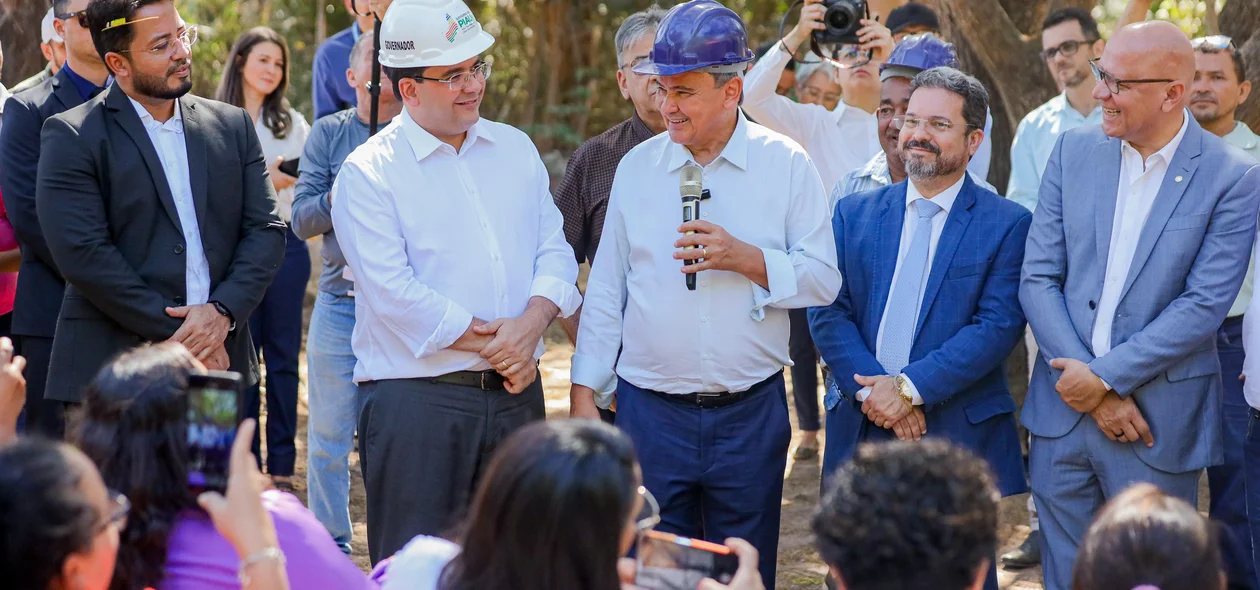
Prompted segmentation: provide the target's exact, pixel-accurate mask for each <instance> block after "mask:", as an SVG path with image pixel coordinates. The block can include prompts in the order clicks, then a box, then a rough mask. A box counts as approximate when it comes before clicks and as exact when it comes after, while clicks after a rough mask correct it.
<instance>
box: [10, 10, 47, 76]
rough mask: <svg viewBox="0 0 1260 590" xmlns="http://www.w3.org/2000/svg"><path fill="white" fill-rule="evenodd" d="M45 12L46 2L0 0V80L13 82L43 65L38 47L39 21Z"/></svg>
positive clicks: (42, 57)
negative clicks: (0, 49) (0, 65)
mask: <svg viewBox="0 0 1260 590" xmlns="http://www.w3.org/2000/svg"><path fill="white" fill-rule="evenodd" d="M45 12H48V4H47V3H46V2H37V1H36V0H0V39H2V40H3V43H4V69H3V71H0V81H2V82H3V83H4V85H5V86H13V85H15V84H17V83H18V82H21V81H22V80H25V79H26V78H27V77H29V76H32V75H34V74H35V73H36V72H38V71H40V70H41V69H43V68H44V66H45V65H46V63H45V62H44V54H42V53H40V51H39V42H40V29H39V26H40V21H42V20H43V18H44V13H45Z"/></svg>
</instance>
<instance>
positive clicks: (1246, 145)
mask: <svg viewBox="0 0 1260 590" xmlns="http://www.w3.org/2000/svg"><path fill="white" fill-rule="evenodd" d="M1222 139H1224V140H1225V141H1227V142H1229V143H1230V144H1231V145H1233V146H1234V147H1236V148H1238V149H1240V150H1245V151H1248V152H1250V151H1252V150H1254V149H1256V145H1258V144H1260V136H1257V135H1256V134H1255V133H1253V132H1252V131H1251V128H1250V127H1248V126H1247V124H1246V123H1243V122H1242V121H1234V130H1233V131H1230V132H1229V133H1226V134H1225V137H1224V138H1222Z"/></svg>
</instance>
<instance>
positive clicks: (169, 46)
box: [118, 25, 197, 57]
mask: <svg viewBox="0 0 1260 590" xmlns="http://www.w3.org/2000/svg"><path fill="white" fill-rule="evenodd" d="M175 41H179V42H180V44H182V45H183V46H184V50H185V51H186V50H189V49H192V46H193V45H194V44H195V43H197V25H189V26H188V28H186V29H184V32H182V33H180V34H179V36H178V37H176V38H175V39H169V38H168V39H163V40H162V41H161V42H160V43H158V44H157V45H154V46H153V47H150V48H148V49H141V50H138V51H137V52H136V53H149V54H152V55H155V56H161V55H165V56H166V57H170V56H171V55H173V54H174V53H175V51H174V50H175ZM130 51H132V50H130V49H119V50H118V52H119V53H128V52H130Z"/></svg>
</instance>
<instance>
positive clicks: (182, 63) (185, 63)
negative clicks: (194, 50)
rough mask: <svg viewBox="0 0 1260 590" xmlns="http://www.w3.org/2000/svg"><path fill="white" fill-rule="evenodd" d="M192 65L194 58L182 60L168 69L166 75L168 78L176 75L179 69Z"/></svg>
mask: <svg viewBox="0 0 1260 590" xmlns="http://www.w3.org/2000/svg"><path fill="white" fill-rule="evenodd" d="M190 65H192V58H191V57H190V58H186V59H181V60H179V61H177V62H175V63H174V64H172V65H171V67H170V68H169V69H167V70H166V75H167V76H170V75H171V74H174V73H175V71H176V70H178V69H180V68H182V67H184V66H190Z"/></svg>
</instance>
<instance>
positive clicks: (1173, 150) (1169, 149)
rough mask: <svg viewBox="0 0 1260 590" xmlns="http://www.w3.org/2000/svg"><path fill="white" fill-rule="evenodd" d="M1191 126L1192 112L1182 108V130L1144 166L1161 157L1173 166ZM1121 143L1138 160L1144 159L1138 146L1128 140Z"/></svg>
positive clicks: (1144, 164) (1147, 160)
mask: <svg viewBox="0 0 1260 590" xmlns="http://www.w3.org/2000/svg"><path fill="white" fill-rule="evenodd" d="M1189 128H1190V112H1189V111H1187V110H1185V109H1182V111H1181V130H1179V131H1177V135H1174V136H1173V138H1172V141H1169V142H1168V143H1167V144H1165V145H1164V147H1162V148H1159V151H1157V152H1155V153H1153V154H1151V157H1149V158H1147V159H1146V161H1145V162H1143V166H1144V167H1149V165H1150V163H1152V162H1153V161H1154V160H1155V158H1159V159H1161V160H1163V161H1164V164H1166V165H1169V166H1171V165H1172V159H1173V156H1174V155H1176V154H1177V148H1178V147H1180V146H1181V140H1182V139H1183V138H1185V136H1186V129H1189ZM1120 145H1121V146H1123V147H1122V149H1123V150H1128V151H1129V152H1130V153H1132V154H1133V155H1135V156H1136V157H1137V158H1138V160H1141V159H1142V156H1141V154H1140V153H1139V152H1138V151H1137V149H1136V148H1134V147H1133V146H1132V145H1130V144H1129V142H1128V141H1122V142H1120ZM1140 172H1141V171H1139V173H1140ZM1135 178H1136V177H1135Z"/></svg>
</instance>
